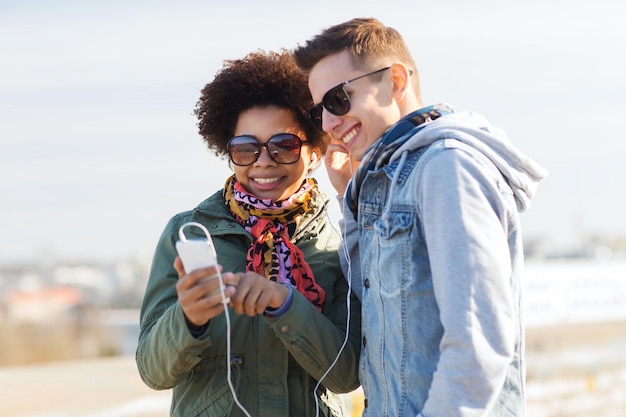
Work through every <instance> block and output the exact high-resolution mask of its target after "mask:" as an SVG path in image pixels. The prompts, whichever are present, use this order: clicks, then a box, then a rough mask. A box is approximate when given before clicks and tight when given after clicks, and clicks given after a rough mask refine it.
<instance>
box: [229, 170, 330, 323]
mask: <svg viewBox="0 0 626 417" xmlns="http://www.w3.org/2000/svg"><path fill="white" fill-rule="evenodd" d="M318 193H319V190H318V187H317V182H316V181H315V180H314V179H313V178H308V179H307V180H306V181H305V182H304V183H303V185H302V187H301V188H300V189H299V190H298V191H297V192H296V193H295V194H293V195H292V196H291V197H289V198H288V199H286V200H283V201H276V202H275V201H272V200H264V199H260V198H258V197H256V196H255V195H253V194H250V193H249V192H247V191H246V190H245V189H244V188H243V186H242V185H241V183H239V181H237V180H236V179H235V176H234V175H233V176H231V177H230V178H229V179H228V180H226V185H225V186H224V199H225V201H226V204H227V205H228V207H229V208H230V211H231V213H232V214H233V216H234V217H235V219H236V220H237V221H238V222H239V223H240V224H241V225H242V226H243V227H244V228H245V229H246V230H247V231H248V232H249V233H250V234H251V235H252V237H253V238H254V240H253V241H252V245H250V248H249V249H248V255H247V263H246V271H248V272H256V273H257V274H259V275H262V276H264V277H266V278H268V279H270V280H272V281H276V282H281V283H285V284H289V285H292V286H293V287H295V288H296V289H297V290H298V291H299V292H300V293H302V294H303V295H304V296H305V297H306V298H307V299H308V300H309V301H310V302H311V303H313V305H315V307H316V308H317V309H318V310H319V311H322V306H323V305H324V300H325V299H326V293H325V291H324V289H323V288H322V287H320V286H319V285H318V284H317V282H316V281H315V277H314V276H313V271H312V270H311V267H310V266H309V264H307V263H306V261H305V260H304V254H303V253H302V251H301V250H300V249H299V248H298V247H297V246H296V245H295V244H294V243H293V242H291V238H290V237H291V236H292V235H293V234H294V233H295V231H296V230H297V228H298V223H299V221H300V219H301V216H302V215H303V214H305V213H308V212H310V211H311V210H314V209H315V208H316V207H315V201H316V199H315V197H316V195H317V194H318Z"/></svg>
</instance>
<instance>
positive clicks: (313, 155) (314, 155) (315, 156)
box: [311, 152, 317, 160]
mask: <svg viewBox="0 0 626 417" xmlns="http://www.w3.org/2000/svg"><path fill="white" fill-rule="evenodd" d="M311 157H312V158H313V159H315V160H317V154H316V153H315V152H311Z"/></svg>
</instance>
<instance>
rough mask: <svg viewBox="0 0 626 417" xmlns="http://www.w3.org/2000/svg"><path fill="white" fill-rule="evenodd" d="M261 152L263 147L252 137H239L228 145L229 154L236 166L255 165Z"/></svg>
mask: <svg viewBox="0 0 626 417" xmlns="http://www.w3.org/2000/svg"><path fill="white" fill-rule="evenodd" d="M260 152H261V145H259V142H257V141H256V139H254V138H252V137H246V136H237V137H234V138H232V139H231V140H230V142H229V143H228V154H229V155H230V159H231V161H233V163H234V164H235V165H250V164H253V163H254V161H256V160H257V159H258V157H259V153H260Z"/></svg>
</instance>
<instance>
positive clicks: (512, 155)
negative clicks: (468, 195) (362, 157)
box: [390, 112, 548, 212]
mask: <svg viewBox="0 0 626 417" xmlns="http://www.w3.org/2000/svg"><path fill="white" fill-rule="evenodd" d="M439 139H456V140H459V141H461V142H463V143H465V144H467V145H469V146H471V147H473V148H475V149H476V150H478V151H480V152H481V153H482V154H484V155H485V156H486V157H487V158H489V159H490V160H491V161H492V162H493V164H494V165H496V167H498V169H499V170H500V172H501V173H502V175H503V176H504V177H505V178H506V180H507V182H508V183H509V185H510V187H511V188H512V189H513V193H514V195H515V201H516V203H517V209H518V210H519V211H520V212H523V211H525V210H527V209H528V208H529V207H530V201H531V199H532V197H533V195H534V194H535V192H536V190H537V186H538V185H539V182H540V181H541V180H542V179H543V178H545V177H546V176H547V175H548V171H547V170H546V169H545V168H544V167H542V166H541V165H539V164H538V163H537V162H535V161H533V160H532V159H530V158H529V157H528V156H526V155H525V154H524V153H522V152H521V151H520V150H519V149H517V148H516V147H515V146H513V144H512V143H511V141H510V140H509V138H508V137H507V136H506V133H505V132H504V131H503V130H502V129H499V128H497V127H494V126H491V125H490V124H489V122H488V121H487V119H485V118H484V117H483V116H481V115H479V114H477V113H473V112H460V113H452V114H448V115H445V116H441V117H439V118H438V119H436V120H434V121H433V122H431V123H429V124H428V125H427V126H425V127H424V128H423V129H420V131H419V132H417V133H416V134H415V135H414V136H412V137H411V138H410V139H408V140H407V141H406V142H405V143H404V144H403V145H402V146H401V147H399V148H398V149H397V150H396V152H395V153H394V154H393V155H392V156H391V159H390V162H393V161H395V160H396V159H398V158H400V157H401V156H402V154H404V153H406V152H408V151H410V150H414V149H418V148H421V147H424V146H428V145H430V144H431V143H433V142H435V141H437V140H439Z"/></svg>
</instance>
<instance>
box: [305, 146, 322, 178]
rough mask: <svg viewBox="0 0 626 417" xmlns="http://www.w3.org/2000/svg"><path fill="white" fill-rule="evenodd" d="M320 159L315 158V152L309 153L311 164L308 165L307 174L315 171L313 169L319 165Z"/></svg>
mask: <svg viewBox="0 0 626 417" xmlns="http://www.w3.org/2000/svg"><path fill="white" fill-rule="evenodd" d="M320 159H321V158H320V157H319V156H317V152H316V151H312V152H311V162H310V163H309V169H308V173H309V174H311V173H312V172H313V171H315V168H317V167H318V166H319V164H320Z"/></svg>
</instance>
